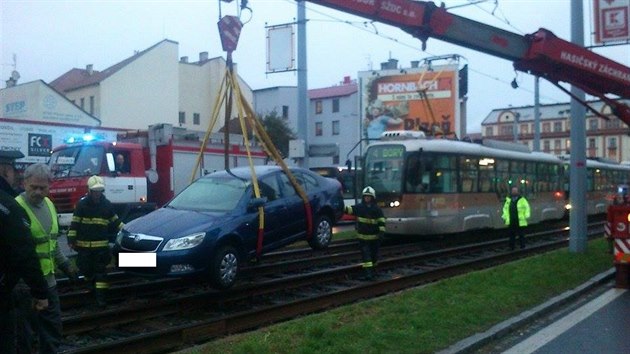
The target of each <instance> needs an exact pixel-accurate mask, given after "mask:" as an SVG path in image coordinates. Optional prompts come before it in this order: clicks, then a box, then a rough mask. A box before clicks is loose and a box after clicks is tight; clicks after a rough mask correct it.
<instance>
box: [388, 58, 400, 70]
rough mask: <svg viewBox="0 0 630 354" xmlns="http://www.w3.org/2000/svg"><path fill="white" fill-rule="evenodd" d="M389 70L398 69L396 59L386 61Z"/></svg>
mask: <svg viewBox="0 0 630 354" xmlns="http://www.w3.org/2000/svg"><path fill="white" fill-rule="evenodd" d="M388 62H389V68H390V69H398V59H393V58H390V59H389V60H388Z"/></svg>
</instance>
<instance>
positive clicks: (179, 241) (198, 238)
mask: <svg viewBox="0 0 630 354" xmlns="http://www.w3.org/2000/svg"><path fill="white" fill-rule="evenodd" d="M204 237H206V233H205V232H202V233H198V234H192V235H188V236H184V237H180V238H174V239H172V240H168V242H166V245H164V248H163V249H162V251H179V250H186V249H189V248H193V247H196V246H199V244H200V243H201V242H202V241H203V238H204Z"/></svg>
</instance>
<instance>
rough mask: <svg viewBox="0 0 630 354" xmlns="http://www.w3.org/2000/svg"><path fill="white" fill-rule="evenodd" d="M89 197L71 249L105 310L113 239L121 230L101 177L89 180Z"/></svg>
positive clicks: (79, 212)
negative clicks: (108, 266) (111, 239)
mask: <svg viewBox="0 0 630 354" xmlns="http://www.w3.org/2000/svg"><path fill="white" fill-rule="evenodd" d="M87 184H88V195H87V196H85V197H83V198H81V200H80V201H79V203H78V204H77V207H76V208H75V210H74V215H73V216H72V222H71V223H70V230H69V231H68V245H70V247H72V249H74V250H75V251H77V266H78V267H79V270H80V271H81V273H83V275H85V278H86V280H87V281H88V282H90V283H93V284H92V286H93V288H94V294H95V296H96V302H97V304H98V305H99V306H100V307H105V306H106V305H107V302H106V295H105V294H106V292H107V288H109V284H108V283H107V279H106V277H107V271H106V267H107V265H108V264H109V262H110V261H111V259H112V256H111V253H110V250H109V239H110V236H111V235H115V234H116V233H117V232H118V231H119V230H120V229H121V228H122V226H123V225H122V222H121V220H120V219H119V218H118V215H116V211H115V210H114V207H113V205H112V203H111V202H110V201H109V200H107V198H105V195H103V191H104V190H105V182H104V181H103V178H101V177H100V176H92V177H90V178H89V179H88V183H87Z"/></svg>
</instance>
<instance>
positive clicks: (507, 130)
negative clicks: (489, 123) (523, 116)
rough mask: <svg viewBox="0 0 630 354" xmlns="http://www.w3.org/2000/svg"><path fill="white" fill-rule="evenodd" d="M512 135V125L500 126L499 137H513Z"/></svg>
mask: <svg viewBox="0 0 630 354" xmlns="http://www.w3.org/2000/svg"><path fill="white" fill-rule="evenodd" d="M513 134H514V125H512V124H510V125H502V126H501V135H513Z"/></svg>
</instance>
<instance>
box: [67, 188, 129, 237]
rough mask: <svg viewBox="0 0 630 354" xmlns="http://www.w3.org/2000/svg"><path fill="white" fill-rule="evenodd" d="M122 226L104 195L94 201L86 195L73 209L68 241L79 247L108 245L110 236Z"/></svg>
mask: <svg viewBox="0 0 630 354" xmlns="http://www.w3.org/2000/svg"><path fill="white" fill-rule="evenodd" d="M122 227H123V224H122V221H121V220H120V219H119V218H118V215H116V212H115V211H114V207H113V205H112V203H111V202H110V201H109V200H107V198H105V196H101V199H100V200H99V201H98V203H95V202H94V201H92V198H90V196H89V195H88V196H85V197H83V198H81V200H80V201H79V203H77V207H76V209H75V210H74V215H73V216H72V222H71V223H70V230H68V242H70V243H72V244H74V245H75V246H77V247H81V248H101V247H109V239H110V236H113V235H115V234H116V233H117V232H118V231H119V230H120V229H121V228H122Z"/></svg>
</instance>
